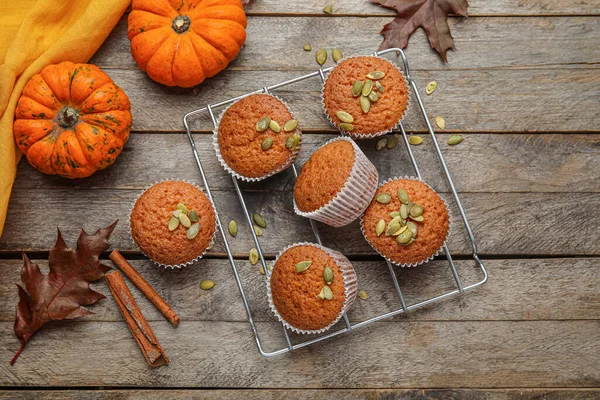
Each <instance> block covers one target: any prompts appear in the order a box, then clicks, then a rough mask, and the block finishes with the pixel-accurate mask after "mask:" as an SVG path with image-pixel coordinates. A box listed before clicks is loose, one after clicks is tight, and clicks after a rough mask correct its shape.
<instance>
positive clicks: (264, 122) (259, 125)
mask: <svg viewBox="0 0 600 400" xmlns="http://www.w3.org/2000/svg"><path fill="white" fill-rule="evenodd" d="M270 123H271V117H262V118H261V119H259V120H258V121H257V122H256V130H257V131H259V132H264V131H266V130H267V128H268V127H269V124H270Z"/></svg>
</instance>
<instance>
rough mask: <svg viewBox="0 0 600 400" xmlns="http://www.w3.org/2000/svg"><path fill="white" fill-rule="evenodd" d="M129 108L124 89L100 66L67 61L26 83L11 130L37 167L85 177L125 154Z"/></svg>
mask: <svg viewBox="0 0 600 400" xmlns="http://www.w3.org/2000/svg"><path fill="white" fill-rule="evenodd" d="M129 109H130V104H129V99H128V98H127V95H126V94H125V92H123V90H122V89H121V88H120V87H118V86H117V85H116V84H115V83H114V82H113V81H112V79H110V77H109V76H108V75H106V74H105V73H104V72H102V70H100V68H98V67H96V66H95V65H91V64H74V63H72V62H69V61H65V62H63V63H60V64H55V65H48V66H47V67H45V68H44V69H42V72H40V73H39V74H36V75H34V76H33V77H32V78H31V79H30V80H29V82H28V83H27V85H25V88H24V89H23V94H22V95H21V98H20V99H19V102H18V104H17V109H16V111H15V122H14V125H13V132H14V135H15V140H16V142H17V145H18V146H19V149H20V150H21V151H22V152H23V154H25V156H26V157H27V161H29V163H30V164H31V165H32V166H34V167H35V168H36V169H38V170H40V171H42V172H43V173H46V174H52V175H53V174H58V175H61V176H64V177H66V178H85V177H86V176H90V175H91V174H93V173H94V172H96V171H97V170H100V169H104V168H106V167H108V166H109V165H111V164H112V163H113V162H114V161H115V159H116V158H117V156H118V155H119V154H120V153H121V150H122V149H123V145H124V144H125V142H127V139H129V131H130V130H131V113H130V112H129Z"/></svg>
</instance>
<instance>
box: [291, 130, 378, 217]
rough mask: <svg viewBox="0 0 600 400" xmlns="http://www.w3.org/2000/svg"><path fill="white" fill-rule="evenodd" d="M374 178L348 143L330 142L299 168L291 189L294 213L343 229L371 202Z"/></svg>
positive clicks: (370, 168) (371, 168) (342, 140)
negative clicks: (342, 227)
mask: <svg viewBox="0 0 600 400" xmlns="http://www.w3.org/2000/svg"><path fill="white" fill-rule="evenodd" d="M378 178H379V177H378V174H377V169H376V168H375V166H374V165H373V164H372V163H371V162H370V161H369V159H368V158H367V157H366V156H365V155H364V154H363V152H362V151H361V150H360V148H359V147H358V146H357V145H356V144H355V143H354V141H353V140H352V139H350V138H347V137H338V138H335V139H332V140H330V141H329V142H327V143H326V144H325V145H323V146H322V147H321V148H319V149H318V150H317V151H315V152H314V153H313V155H312V156H310V158H309V159H308V161H307V162H306V163H305V164H304V166H302V170H301V171H300V174H299V175H298V178H297V179H296V183H295V185H294V210H295V211H296V213H297V214H298V215H302V216H304V217H307V218H312V219H316V220H318V221H321V222H323V223H326V224H328V225H331V226H336V227H338V226H343V225H347V224H349V223H350V222H352V221H354V220H355V219H357V218H358V217H359V216H360V215H361V214H362V213H363V211H364V210H365V208H367V206H368V205H369V203H370V202H371V199H372V198H373V194H374V193H375V190H377V182H378Z"/></svg>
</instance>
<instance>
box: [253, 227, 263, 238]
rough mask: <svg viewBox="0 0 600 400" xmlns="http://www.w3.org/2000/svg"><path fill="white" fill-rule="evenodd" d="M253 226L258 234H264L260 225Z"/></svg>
mask: <svg viewBox="0 0 600 400" xmlns="http://www.w3.org/2000/svg"><path fill="white" fill-rule="evenodd" d="M253 228H254V234H255V235H256V236H262V235H263V230H262V229H261V228H260V227H258V226H256V225H254V226H253Z"/></svg>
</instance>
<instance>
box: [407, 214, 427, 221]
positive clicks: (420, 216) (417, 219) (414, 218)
mask: <svg viewBox="0 0 600 400" xmlns="http://www.w3.org/2000/svg"><path fill="white" fill-rule="evenodd" d="M409 217H410V219H412V220H413V221H417V222H423V221H425V218H423V216H422V215H419V216H418V217H413V216H412V215H409Z"/></svg>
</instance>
